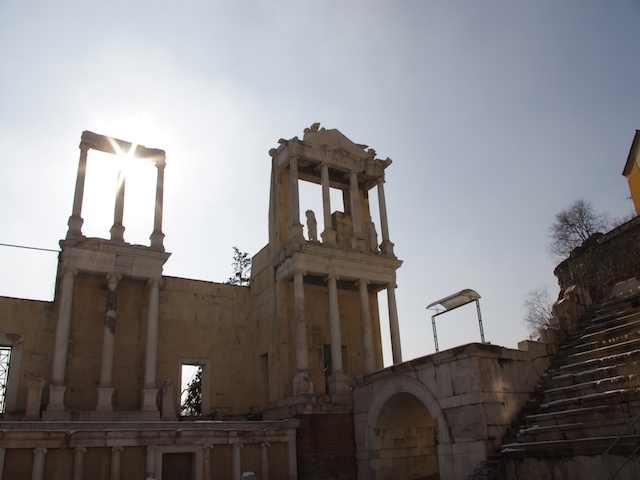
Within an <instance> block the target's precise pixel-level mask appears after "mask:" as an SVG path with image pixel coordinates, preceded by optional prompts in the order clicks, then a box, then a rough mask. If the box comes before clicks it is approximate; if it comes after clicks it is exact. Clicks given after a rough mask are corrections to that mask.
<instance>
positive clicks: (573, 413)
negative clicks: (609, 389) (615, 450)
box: [525, 402, 640, 427]
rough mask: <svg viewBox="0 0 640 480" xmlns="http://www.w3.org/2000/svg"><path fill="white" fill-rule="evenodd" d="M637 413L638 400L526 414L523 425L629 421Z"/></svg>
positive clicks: (638, 408)
mask: <svg viewBox="0 0 640 480" xmlns="http://www.w3.org/2000/svg"><path fill="white" fill-rule="evenodd" d="M638 413H640V402H633V403H624V404H621V405H596V406H593V407H585V408H575V409H569V410H560V411H554V412H547V413H534V414H532V415H528V416H527V418H526V420H525V425H526V426H527V427H532V426H534V425H538V426H539V427H545V426H550V425H562V424H566V423H580V422H583V423H585V422H605V421H609V420H620V419H627V420H628V421H629V422H630V421H631V419H632V418H633V417H635V416H636V415H637V414H638Z"/></svg>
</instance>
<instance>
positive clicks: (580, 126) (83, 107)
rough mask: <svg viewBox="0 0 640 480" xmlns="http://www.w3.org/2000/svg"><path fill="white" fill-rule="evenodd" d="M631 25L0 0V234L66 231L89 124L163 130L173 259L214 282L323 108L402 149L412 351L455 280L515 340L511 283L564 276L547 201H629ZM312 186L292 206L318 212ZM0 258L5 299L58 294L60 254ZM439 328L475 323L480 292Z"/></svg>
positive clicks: (146, 135)
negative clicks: (277, 162) (280, 157)
mask: <svg viewBox="0 0 640 480" xmlns="http://www.w3.org/2000/svg"><path fill="white" fill-rule="evenodd" d="M178 3H179V5H178ZM638 25H640V4H639V3H638V2H637V1H626V2H625V1H617V2H595V1H588V0H581V1H565V2H557V1H555V0H553V1H536V2H513V1H503V2H499V1H448V2H445V1H417V0H416V1H395V2H390V1H389V2H380V1H333V0H329V1H316V2H293V1H257V0H252V1H244V2H220V1H212V0H209V1H206V2H205V1H199V0H193V1H188V0H187V1H183V2H165V1H162V0H154V1H131V0H129V1H126V2H125V1H112V2H92V1H86V0H83V1H77V2H65V1H58V2H45V1H29V0H20V1H17V0H2V1H1V2H0V65H1V68H0V147H1V151H0V202H1V203H0V205H1V207H0V243H11V244H19V245H29V246H35V247H43V248H51V249H56V248H58V244H57V242H58V241H59V239H61V238H64V235H65V233H66V229H67V225H66V223H67V220H68V217H69V215H70V214H71V207H72V200H73V198H72V197H73V190H74V184H75V178H76V168H77V162H78V143H79V140H80V135H81V133H82V131H83V130H91V131H94V132H96V133H101V134H105V135H112V136H116V137H118V138H122V139H125V140H130V141H133V142H136V143H139V144H142V145H145V146H147V147H152V148H162V149H164V150H166V152H167V168H166V189H165V217H164V228H163V230H164V233H165V234H166V239H165V246H166V248H167V250H168V251H169V252H172V256H171V258H170V259H169V261H168V262H167V264H166V269H165V274H167V275H172V276H180V277H187V278H196V279H203V280H210V281H218V282H220V281H224V280H226V279H227V278H228V277H229V276H230V275H231V265H230V262H231V257H232V246H234V245H235V246H237V247H238V248H240V249H241V250H243V251H247V252H249V253H250V254H251V255H253V254H255V253H256V252H258V251H259V250H260V249H261V248H262V247H263V246H264V245H265V244H266V242H267V239H268V237H267V213H268V212H267V207H268V195H269V175H270V167H271V162H270V160H271V159H270V157H269V155H268V151H269V149H271V148H273V147H277V145H278V143H277V142H278V139H279V138H286V139H289V138H292V137H294V136H299V137H302V134H303V129H304V128H306V127H308V126H310V125H311V124H312V123H315V122H321V123H322V126H323V127H326V128H337V129H339V130H340V131H341V132H343V133H344V134H345V135H346V136H347V137H349V138H350V139H352V140H353V141H354V142H356V143H362V144H367V145H369V146H370V147H372V148H374V149H376V151H377V152H378V157H379V158H382V159H384V158H386V157H390V158H391V159H392V160H393V164H392V165H391V166H390V167H389V168H388V169H387V174H386V175H387V183H386V186H385V193H386V197H387V207H388V215H389V226H390V236H391V240H392V241H393V242H394V243H395V245H396V247H395V251H396V254H397V255H398V257H399V258H400V259H402V260H404V264H403V266H402V267H401V268H400V269H399V270H398V282H397V283H398V290H397V299H398V309H399V318H400V328H401V335H402V344H403V350H404V357H405V359H410V358H414V357H418V356H422V355H425V354H428V353H432V352H433V351H434V346H433V338H432V334H431V321H430V312H427V311H426V310H425V307H426V306H427V305H428V304H429V303H431V302H432V301H435V300H438V299H439V298H442V297H444V296H446V295H449V294H451V293H454V292H456V291H458V290H461V289H463V288H473V289H475V290H476V291H478V292H479V293H480V295H481V296H482V299H481V300H480V305H481V308H482V314H483V319H484V329H485V335H486V338H487V340H488V341H490V342H492V343H494V344H500V345H505V346H508V347H515V346H516V344H517V342H518V341H520V340H522V339H524V338H526V337H527V333H526V328H525V326H524V324H523V323H522V316H523V309H522V303H523V299H524V295H525V294H526V293H527V292H529V291H530V290H532V289H533V288H536V287H540V286H543V285H545V284H546V285H548V287H549V289H550V292H551V294H552V295H553V296H556V295H557V292H558V288H557V283H556V279H555V277H554V276H553V268H554V262H553V261H551V260H550V259H549V257H548V256H547V253H546V250H545V244H546V242H547V235H548V227H549V225H550V224H551V223H552V221H553V218H554V214H555V213H557V212H558V211H559V210H561V209H562V208H564V207H565V206H567V205H568V204H570V203H571V202H573V201H574V200H575V199H577V198H578V197H585V198H587V199H589V200H591V201H592V202H593V204H594V206H595V207H596V209H597V210H599V211H608V212H610V213H611V214H612V215H614V216H621V215H624V214H626V213H628V212H629V211H630V210H631V208H632V205H631V202H630V201H629V200H628V197H629V190H628V187H627V184H626V181H625V179H624V177H623V176H622V175H621V172H622V168H623V167H624V163H625V161H626V158H627V155H628V152H629V147H630V145H631V141H632V139H633V135H634V133H635V129H636V128H640V95H639V94H638V93H639V90H640V88H639V87H640V29H639V28H638ZM110 160H112V159H110V158H102V157H101V156H100V155H95V156H90V159H89V178H88V183H87V193H86V196H85V199H86V203H85V209H84V211H83V217H84V218H85V225H84V233H85V234H87V235H94V236H106V235H107V231H108V229H109V227H110V225H111V222H112V209H113V203H112V202H113V196H112V192H113V190H114V188H115V186H114V182H115V173H114V172H115V170H113V162H112V161H110ZM148 177H151V183H153V181H154V180H155V177H154V173H153V168H150V169H149V171H148V172H147V173H146V174H145V173H144V172H143V173H142V174H141V176H140V178H141V180H140V183H138V184H136V182H135V180H134V179H133V178H132V180H131V182H130V183H128V185H127V204H126V206H125V227H127V230H126V231H125V239H126V240H128V241H130V242H132V243H144V244H148V237H149V234H150V233H151V229H152V213H151V208H152V202H153V193H152V192H153V186H151V187H149V186H148V185H149V182H147V183H145V181H146V180H145V179H147V180H148ZM319 195H320V192H319V189H313V188H306V189H304V190H303V197H302V205H301V209H302V211H304V210H305V209H306V208H309V207H310V208H312V209H314V210H315V211H316V216H317V217H318V218H319V219H320V218H321V217H322V215H321V209H320V206H319V205H320V200H319ZM378 231H380V228H378ZM0 265H1V267H0V268H1V269H0V272H1V273H0V295H5V296H14V297H23V298H33V299H45V300H50V299H51V298H52V294H53V287H54V281H55V265H56V254H55V253H47V252H37V251H28V250H18V249H14V248H6V247H0ZM385 317H386V316H385ZM382 321H383V330H386V331H388V326H385V322H386V318H385V319H383V320H382ZM438 333H439V341H440V348H441V349H444V348H449V347H452V346H455V345H459V344H461V343H466V342H469V341H478V340H479V333H478V326H477V321H476V314H475V309H474V308H473V307H472V306H467V307H464V308H461V309H460V310H459V311H457V312H456V313H455V314H454V313H452V314H450V315H445V316H441V317H438ZM385 342H387V340H385ZM387 345H388V343H387ZM388 351H389V350H388V348H387V349H386V351H385V353H386V354H387V361H388Z"/></svg>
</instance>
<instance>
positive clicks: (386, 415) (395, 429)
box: [359, 375, 450, 480]
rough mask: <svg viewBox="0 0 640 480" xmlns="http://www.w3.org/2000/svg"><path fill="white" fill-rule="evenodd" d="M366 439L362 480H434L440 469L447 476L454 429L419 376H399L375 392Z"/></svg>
mask: <svg viewBox="0 0 640 480" xmlns="http://www.w3.org/2000/svg"><path fill="white" fill-rule="evenodd" d="M364 437H365V438H364V444H365V445H364V447H365V448H364V449H365V451H366V452H367V454H366V457H368V462H367V463H368V468H366V470H367V474H365V475H363V476H359V478H369V479H370V480H387V479H397V478H403V479H408V480H427V479H429V480H431V479H438V478H440V472H441V470H444V476H443V477H442V478H448V475H447V473H446V472H447V471H449V470H450V468H449V467H450V465H448V460H449V458H447V457H448V456H447V455H446V451H448V447H449V443H450V432H449V426H448V425H447V422H446V420H445V417H444V415H443V413H442V410H441V409H440V405H439V404H438V401H437V400H436V398H435V396H434V395H433V393H431V391H430V390H429V389H428V388H427V387H426V386H425V385H424V384H423V383H421V382H420V381H418V380H417V379H415V378H414V377H410V376H408V375H401V376H397V377H394V378H392V379H390V380H389V381H387V382H384V384H383V385H382V386H381V388H376V389H375V394H374V395H373V401H372V403H371V405H370V407H369V411H368V413H367V420H366V433H365V435H364ZM443 447H444V448H443ZM443 454H445V458H441V457H443ZM361 466H362V467H364V465H361ZM363 473H364V472H363ZM359 475H361V474H359Z"/></svg>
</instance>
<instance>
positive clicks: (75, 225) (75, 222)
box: [67, 144, 89, 238]
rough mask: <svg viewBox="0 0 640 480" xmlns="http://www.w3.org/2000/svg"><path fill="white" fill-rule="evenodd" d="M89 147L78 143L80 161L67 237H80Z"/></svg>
mask: <svg viewBox="0 0 640 480" xmlns="http://www.w3.org/2000/svg"><path fill="white" fill-rule="evenodd" d="M88 151H89V147H87V146H84V145H82V144H80V161H79V163H78V176H77V177H76V191H75V195H74V197H73V211H72V213H71V216H70V217H69V222H68V223H67V225H69V230H68V231H67V238H78V237H82V223H83V220H82V198H83V196H84V179H85V175H86V172H87V153H88Z"/></svg>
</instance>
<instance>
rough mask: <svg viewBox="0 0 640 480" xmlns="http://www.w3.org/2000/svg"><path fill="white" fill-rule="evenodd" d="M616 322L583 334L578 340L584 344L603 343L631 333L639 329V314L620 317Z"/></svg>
mask: <svg viewBox="0 0 640 480" xmlns="http://www.w3.org/2000/svg"><path fill="white" fill-rule="evenodd" d="M618 320H619V321H617V322H615V324H613V325H607V326H606V327H605V328H601V329H598V330H595V331H590V332H584V333H583V335H582V336H581V337H580V338H581V339H582V341H583V342H584V343H590V342H603V341H608V340H609V339H610V338H612V337H613V338H615V337H618V336H620V335H624V334H625V333H627V332H628V331H629V332H631V331H634V330H638V329H640V312H637V313H633V314H631V315H627V316H624V317H621V318H619V319H618Z"/></svg>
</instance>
